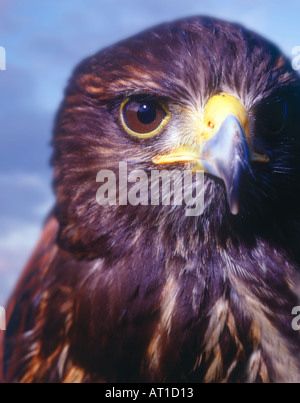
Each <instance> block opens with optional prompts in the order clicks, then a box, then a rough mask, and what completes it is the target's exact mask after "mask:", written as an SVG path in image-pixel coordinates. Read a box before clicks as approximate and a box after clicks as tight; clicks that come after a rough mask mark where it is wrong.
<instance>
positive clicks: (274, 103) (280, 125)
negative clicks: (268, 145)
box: [259, 98, 287, 134]
mask: <svg viewBox="0 0 300 403" xmlns="http://www.w3.org/2000/svg"><path fill="white" fill-rule="evenodd" d="M286 118H287V105H286V103H285V101H284V100H283V99H282V98H278V99H275V100H271V101H269V102H267V103H265V104H264V105H263V107H262V109H261V110H260V113H259V119H260V121H261V122H263V125H264V128H265V130H266V131H267V132H269V133H270V134H280V133H281V132H282V131H283V129H284V128H285V124H286Z"/></svg>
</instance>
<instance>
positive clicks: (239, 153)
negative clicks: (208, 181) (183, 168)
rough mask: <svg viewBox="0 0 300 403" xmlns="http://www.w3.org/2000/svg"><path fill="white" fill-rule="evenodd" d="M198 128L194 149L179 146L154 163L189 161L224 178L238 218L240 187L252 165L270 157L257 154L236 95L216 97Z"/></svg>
mask: <svg viewBox="0 0 300 403" xmlns="http://www.w3.org/2000/svg"><path fill="white" fill-rule="evenodd" d="M197 125H198V128H197V136H198V138H197V139H191V146H186V145H185V146H179V147H178V148H177V149H176V150H174V152H172V153H170V154H167V155H158V156H156V157H155V158H153V163H155V164H156V165H162V164H174V163H187V162H189V163H193V164H192V165H193V168H194V170H202V171H204V172H205V173H207V174H210V175H213V176H215V177H217V178H219V179H222V180H223V182H224V184H225V188H226V193H227V199H228V203H229V207H230V210H231V213H232V214H234V215H236V214H238V213H239V210H240V184H241V181H242V178H243V176H244V175H245V173H247V171H248V167H249V163H250V162H251V161H255V162H261V163H267V162H269V157H268V156H265V155H259V154H256V153H254V152H253V150H252V144H251V137H250V128H249V121H248V116H247V113H246V110H245V108H244V106H243V105H242V104H241V103H240V101H239V100H238V99H237V98H236V97H234V96H232V95H228V94H224V93H222V94H220V95H216V96H213V97H212V98H211V99H210V100H209V102H208V104H207V106H206V108H205V111H204V114H203V116H199V117H198V120H197ZM195 144H197V146H195Z"/></svg>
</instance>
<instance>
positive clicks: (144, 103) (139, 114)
mask: <svg viewBox="0 0 300 403" xmlns="http://www.w3.org/2000/svg"><path fill="white" fill-rule="evenodd" d="M170 118H171V113H170V111H169V109H168V108H167V106H166V105H165V104H164V103H162V102H161V101H156V100H151V99H145V97H144V98H142V97H128V98H126V99H125V100H124V101H123V102H122V104H121V108H120V120H121V123H122V126H123V127H124V129H125V130H126V132H127V133H128V134H130V135H131V136H134V137H138V138H140V139H149V138H152V137H155V136H157V135H158V134H159V133H161V131H162V129H163V128H164V127H165V126H166V125H167V123H168V122H169V121H170Z"/></svg>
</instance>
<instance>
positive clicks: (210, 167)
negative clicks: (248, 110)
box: [201, 115, 250, 215]
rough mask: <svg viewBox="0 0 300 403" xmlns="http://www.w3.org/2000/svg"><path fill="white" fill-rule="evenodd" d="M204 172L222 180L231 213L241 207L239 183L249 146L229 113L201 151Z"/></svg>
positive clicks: (248, 155)
mask: <svg viewBox="0 0 300 403" xmlns="http://www.w3.org/2000/svg"><path fill="white" fill-rule="evenodd" d="M201 157H202V158H201V160H202V165H203V168H204V171H205V172H206V173H208V174H211V175H214V176H216V177H217V178H220V179H222V180H223V181H224V184H225V188H226V193H227V200H228V204H229V207H230V211H231V213H232V214H234V215H237V214H238V213H239V209H240V183H241V179H242V177H243V175H244V173H246V171H247V170H248V166H249V161H250V152H249V146H248V144H247V141H246V137H245V134H244V131H243V128H242V126H241V124H240V122H239V120H238V119H237V118H236V117H235V116H233V115H229V116H228V117H227V118H226V119H225V120H224V122H223V123H222V125H221V127H220V128H219V130H218V131H217V133H216V134H215V135H214V136H213V137H212V138H211V139H210V140H209V141H207V142H206V143H205V145H204V148H203V150H202V156H201Z"/></svg>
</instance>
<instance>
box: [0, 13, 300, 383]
mask: <svg viewBox="0 0 300 403" xmlns="http://www.w3.org/2000/svg"><path fill="white" fill-rule="evenodd" d="M299 111H300V81H299V77H298V75H297V74H296V73H295V72H294V71H293V69H292V67H291V63H290V61H289V60H288V59H287V58H285V57H284V56H283V55H282V53H281V52H280V50H279V49H278V48H277V47H276V46H274V45H273V44H272V43H270V42H269V41H267V40H265V39H263V38H262V37H260V36H259V35H257V34H255V33H253V32H251V31H248V30H247V29H244V28H243V27H242V26H239V25H235V24H231V23H227V22H223V21H220V20H217V19H213V18H208V17H193V18H189V19H183V20H179V21H176V22H173V23H167V24H164V25H160V26H158V27H155V28H153V29H150V30H147V31H145V32H143V33H141V34H139V35H137V36H134V37H132V38H130V39H126V40H124V41H122V42H120V43H117V44H116V45H113V46H110V47H108V48H106V49H104V50H102V51H100V52H99V53H97V54H96V55H94V56H92V57H90V58H88V59H86V60H84V61H83V62H82V63H81V64H80V65H79V66H78V67H77V68H76V69H75V71H74V74H73V76H72V78H71V80H70V82H69V84H68V86H67V89H66V91H65V97H64V100H63V102H62V105H61V106H60V109H59V112H58V114H57V117H56V121H55V129H54V139H53V147H54V154H53V159H52V164H53V167H54V188H55V193H56V206H55V209H54V211H53V212H52V213H51V215H50V216H49V218H48V220H47V222H46V225H45V228H44V231H43V234H42V238H41V240H40V242H39V245H38V246H37V249H36V251H35V253H34V254H33V257H32V259H31V260H30V262H29V264H28V266H27V268H26V269H25V271H24V273H23V275H22V277H21V279H20V281H19V283H18V285H17V287H16V289H15V291H14V293H13V295H12V296H11V298H10V301H9V303H8V306H7V315H8V326H7V331H6V332H5V333H4V334H3V337H2V351H3V354H2V355H3V357H2V365H1V369H2V371H1V372H2V379H3V381H4V382H23V383H29V382H32V383H33V382H65V383H68V382H82V383H88V382H206V383H210V382H299V381H300V337H299V333H298V332H296V331H295V330H293V328H292V320H293V317H292V315H291V312H292V310H293V308H294V307H295V306H297V305H299V290H300V288H299V285H300V282H299V264H300V253H299V242H300V221H299V204H300V191H299V190H300V158H299V157H300V125H299ZM122 161H123V162H124V161H126V162H127V164H128V166H129V167H130V168H131V169H138V170H142V171H144V172H146V174H147V175H148V177H149V178H150V174H151V172H152V171H153V170H158V171H159V172H161V171H162V170H165V171H171V170H174V169H176V170H179V171H180V172H181V175H182V176H186V175H193V176H194V174H193V172H198V171H201V170H202V171H204V184H203V191H204V206H203V212H202V214H200V215H199V216H196V217H194V216H189V215H187V214H185V213H186V209H187V206H186V205H184V204H183V205H178V206H177V205H172V206H165V205H162V203H158V205H151V204H148V205H145V204H144V203H140V204H137V205H131V204H130V203H127V205H126V203H116V204H115V205H112V204H109V203H108V204H107V205H103V206H100V205H99V204H98V203H97V200H96V194H97V190H98V189H99V183H97V181H96V177H97V174H98V172H100V171H103V170H106V171H107V170H110V171H112V172H114V173H116V175H117V171H118V169H119V163H120V162H122ZM116 177H117V176H116ZM128 186H129V187H130V186H132V183H131V184H130V183H128ZM117 196H118V197H119V196H120V195H117Z"/></svg>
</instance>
